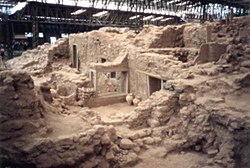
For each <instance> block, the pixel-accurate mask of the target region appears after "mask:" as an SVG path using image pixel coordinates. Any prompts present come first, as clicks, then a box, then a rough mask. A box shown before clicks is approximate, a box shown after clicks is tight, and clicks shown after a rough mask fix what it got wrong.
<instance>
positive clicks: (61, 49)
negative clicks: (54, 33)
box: [0, 16, 250, 168]
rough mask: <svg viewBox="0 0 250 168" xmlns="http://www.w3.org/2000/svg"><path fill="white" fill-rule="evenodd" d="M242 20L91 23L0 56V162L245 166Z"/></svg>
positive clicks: (246, 75) (247, 56) (248, 137)
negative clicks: (126, 25)
mask: <svg viewBox="0 0 250 168" xmlns="http://www.w3.org/2000/svg"><path fill="white" fill-rule="evenodd" d="M249 20H250V17H249V16H245V17H240V18H235V19H234V20H233V21H232V22H231V23H229V24H228V25H226V24H222V23H217V22H213V23H205V24H203V25H199V24H197V25H196V24H184V25H177V26H166V27H155V26H146V27H144V29H143V30H142V31H141V32H140V33H139V34H135V33H134V32H133V31H130V30H128V29H118V28H101V29H100V30H98V31H92V32H89V33H79V34H72V35H70V36H69V38H68V39H61V40H59V41H57V43H56V44H55V45H49V44H44V45H42V46H39V47H38V48H36V49H33V50H29V51H27V52H24V53H23V54H22V56H20V57H18V58H14V59H11V60H8V61H6V62H3V63H1V67H0V69H1V71H0V153H1V155H0V165H1V167H25V168H27V167H32V168H33V167H73V168H94V167H100V168H108V167H111V168H113V167H114V168H118V167H122V168H123V167H137V168H141V167H144V168H151V167H156V168H173V167H176V168H183V167H187V168H248V167H250V161H249V154H250V153H249V151H250V110H249V109H250V105H249V100H250V43H249V42H250V37H249V34H247V33H246V32H249V25H250V22H249ZM75 50H76V51H77V52H75ZM74 53H78V54H77V55H74ZM126 101H127V102H126Z"/></svg>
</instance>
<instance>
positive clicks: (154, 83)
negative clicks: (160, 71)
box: [148, 76, 161, 95]
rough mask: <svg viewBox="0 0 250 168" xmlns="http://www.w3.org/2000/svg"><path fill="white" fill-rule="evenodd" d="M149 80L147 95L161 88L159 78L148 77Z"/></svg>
mask: <svg viewBox="0 0 250 168" xmlns="http://www.w3.org/2000/svg"><path fill="white" fill-rule="evenodd" d="M148 80H149V95H152V93H154V92H156V91H159V90H161V80H160V79H157V78H154V77H151V76H149V77H148Z"/></svg>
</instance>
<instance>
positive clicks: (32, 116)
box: [0, 71, 44, 142]
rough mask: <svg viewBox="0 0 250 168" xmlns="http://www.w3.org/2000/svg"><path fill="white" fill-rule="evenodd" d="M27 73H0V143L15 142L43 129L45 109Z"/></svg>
mask: <svg viewBox="0 0 250 168" xmlns="http://www.w3.org/2000/svg"><path fill="white" fill-rule="evenodd" d="M34 87H35V86H34V83H33V80H32V78H31V77H30V76H29V75H28V74H27V73H25V72H15V71H13V72H11V71H2V72H0V118H1V119H0V120H1V121H0V129H1V132H0V137H1V139H0V141H1V142H5V141H7V140H15V139H16V138H18V137H21V136H25V135H27V134H31V133H34V132H36V131H38V130H39V129H40V128H42V127H43V124H44V123H43V122H42V120H41V118H42V116H43V107H42V106H41V104H40V101H39V100H38V99H37V97H36V92H35V90H34Z"/></svg>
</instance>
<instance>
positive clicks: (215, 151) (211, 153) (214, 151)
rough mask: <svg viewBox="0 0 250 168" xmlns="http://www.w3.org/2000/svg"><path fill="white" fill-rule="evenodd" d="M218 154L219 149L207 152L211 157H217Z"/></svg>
mask: <svg viewBox="0 0 250 168" xmlns="http://www.w3.org/2000/svg"><path fill="white" fill-rule="evenodd" d="M218 152H219V150H218V149H208V150H207V154H208V155H209V156H214V155H216V154H217V153H218Z"/></svg>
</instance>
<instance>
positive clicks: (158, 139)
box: [153, 137, 162, 144]
mask: <svg viewBox="0 0 250 168" xmlns="http://www.w3.org/2000/svg"><path fill="white" fill-rule="evenodd" d="M153 139H154V143H156V144H158V143H160V142H161V141H162V139H161V137H154V138H153Z"/></svg>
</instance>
